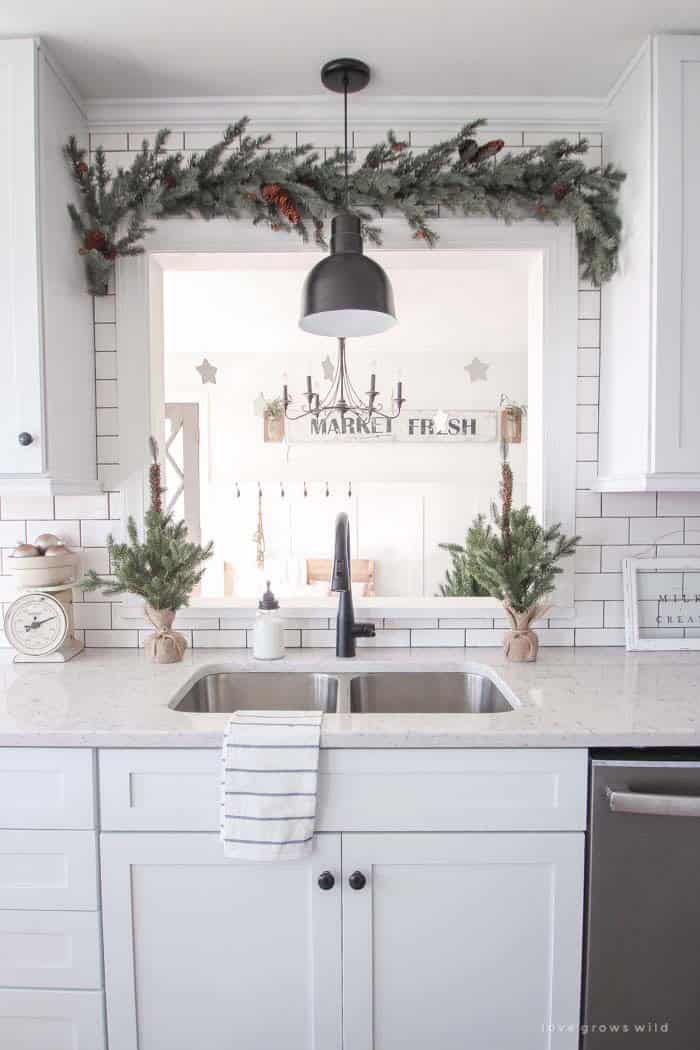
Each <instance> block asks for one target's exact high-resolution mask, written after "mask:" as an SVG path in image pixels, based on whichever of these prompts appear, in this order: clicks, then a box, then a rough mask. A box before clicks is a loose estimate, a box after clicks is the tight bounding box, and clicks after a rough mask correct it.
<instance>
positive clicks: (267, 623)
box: [253, 580, 284, 660]
mask: <svg viewBox="0 0 700 1050" xmlns="http://www.w3.org/2000/svg"><path fill="white" fill-rule="evenodd" d="M279 608H280V603H279V602H278V601H277V599H276V598H275V596H274V594H273V593H272V591H271V590H270V581H269V580H268V581H267V590H266V591H265V593H264V594H263V596H262V598H261V599H260V601H259V602H258V611H257V613H256V614H255V633H254V638H253V656H254V657H255V659H256V660H280V659H281V658H282V657H283V656H284V620H283V618H282V617H281V616H280V611H279Z"/></svg>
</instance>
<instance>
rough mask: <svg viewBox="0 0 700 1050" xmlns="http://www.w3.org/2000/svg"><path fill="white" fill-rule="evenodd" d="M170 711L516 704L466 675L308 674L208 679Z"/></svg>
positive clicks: (478, 710) (418, 709) (507, 707)
mask: <svg viewBox="0 0 700 1050" xmlns="http://www.w3.org/2000/svg"><path fill="white" fill-rule="evenodd" d="M170 707H172V708H174V709H175V710H176V711H190V712H194V713H197V714H207V713H210V714H227V713H230V712H232V711H241V710H278V711H285V710H287V711H289V710H296V711H324V712H326V713H328V714H335V713H343V714H347V713H350V714H373V713H375V714H437V713H443V714H498V713H501V712H504V711H512V710H513V705H512V704H511V703H510V701H509V700H508V699H507V698H506V696H505V695H504V694H503V692H502V691H501V690H500V689H499V687H498V686H497V685H496V683H495V682H493V681H491V679H490V678H488V677H487V676H486V675H482V674H478V673H475V672H462V671H434V672H433V671H427V672H421V671H418V672H413V671H380V672H376V673H366V674H356V675H344V674H338V675H336V674H319V673H310V672H306V671H252V672H251V671H226V672H220V673H217V674H204V675H203V676H202V677H201V678H199V679H197V680H196V681H195V682H193V683H192V685H191V686H190V687H189V689H188V690H187V692H186V693H185V694H184V695H183V696H182V697H180V698H179V699H177V698H176V699H175V700H173V702H172V703H171V704H170Z"/></svg>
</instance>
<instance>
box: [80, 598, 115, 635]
mask: <svg viewBox="0 0 700 1050" xmlns="http://www.w3.org/2000/svg"><path fill="white" fill-rule="evenodd" d="M111 611H112V610H111V606H109V605H107V604H104V605H101V604H98V603H96V602H90V603H89V604H88V603H87V602H77V603H75V604H74V605H73V620H74V622H75V626H76V627H86V628H108V629H109V628H111V626H112V617H111Z"/></svg>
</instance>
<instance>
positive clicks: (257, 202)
mask: <svg viewBox="0 0 700 1050" xmlns="http://www.w3.org/2000/svg"><path fill="white" fill-rule="evenodd" d="M485 123H486V121H484V120H473V121H471V122H470V123H468V124H466V125H465V126H464V127H463V128H462V130H461V131H460V132H459V134H457V135H455V136H454V137H453V138H450V139H447V140H445V141H444V142H441V143H438V144H437V145H435V146H431V147H430V148H429V149H427V150H425V151H423V152H414V151H413V150H411V149H410V148H409V146H408V144H407V143H406V142H402V141H400V140H399V139H397V138H396V137H395V135H394V134H393V132H391V131H390V132H389V133H388V134H387V137H386V141H384V142H381V143H379V144H377V145H376V146H374V147H372V149H370V150H369V151H368V153H367V156H366V157H365V159H364V161H363V163H362V164H361V165H360V166H359V167H357V168H355V169H354V170H353V171H352V172H351V174H350V200H351V202H352V210H353V211H354V212H355V214H357V215H358V216H359V217H360V218H361V220H362V223H363V233H364V236H365V238H366V239H367V240H368V241H369V242H370V243H372V244H375V245H378V244H381V231H380V229H379V228H378V227H377V226H376V225H374V224H373V218H374V217H377V216H378V217H380V218H381V216H383V215H384V214H385V213H386V212H389V211H394V212H399V213H400V214H401V215H403V217H404V218H405V219H406V221H407V223H408V225H409V227H410V228H411V229H412V230H413V236H414V237H415V238H416V239H417V240H421V241H425V242H426V244H428V245H433V244H434V243H435V242H436V241H437V234H436V233H435V231H434V230H433V229H432V228H431V226H430V220H431V219H432V218H434V217H435V216H436V214H438V210H444V211H447V212H449V213H456V214H461V215H466V216H490V217H492V218H496V219H501V220H503V221H504V222H513V221H516V220H519V219H527V218H536V219H539V220H540V221H543V222H545V221H546V222H561V221H564V220H570V221H571V222H573V223H574V226H575V228H576V232H577V235H578V247H579V259H580V264H581V273H582V276H583V277H584V278H588V279H590V280H592V281H594V282H595V283H596V284H600V283H601V282H603V281H606V280H608V279H609V278H610V277H611V276H612V275H613V273H614V272H615V269H616V267H617V256H618V250H619V245H620V235H621V226H622V224H621V220H620V215H619V212H618V209H617V198H618V193H619V189H620V184H621V183H622V181H623V179H624V178H625V176H624V174H623V173H622V172H621V171H618V170H617V169H616V168H614V167H613V166H612V165H611V164H607V165H605V166H604V167H597V168H587V167H586V165H585V163H584V161H583V159H582V157H583V156H584V155H585V153H586V152H587V150H588V144H587V142H586V141H585V140H584V141H581V142H580V143H577V144H572V143H569V142H567V141H566V140H565V139H557V140H555V141H552V142H550V143H548V144H547V145H546V146H534V147H532V148H531V149H527V150H523V151H522V152H520V153H518V154H512V153H508V152H505V153H503V155H502V156H499V157H498V158H497V159H496V157H497V154H500V153H501V151H502V150H503V146H504V143H503V141H502V140H501V139H494V140H492V141H491V142H487V143H485V144H483V145H479V143H478V142H477V139H476V138H475V133H476V131H477V129H478V128H480V127H482V126H483V125H484V124H485ZM247 125H248V119H247V118H243V119H242V120H240V121H238V122H237V123H236V124H231V125H229V126H228V127H227V128H226V130H225V131H224V133H223V137H222V139H221V141H220V142H218V143H217V144H216V145H214V146H212V147H211V148H210V149H208V150H205V151H204V152H202V153H197V154H193V155H192V156H190V157H189V158H186V157H185V156H183V154H182V153H179V152H171V151H168V150H166V149H165V143H166V141H167V138H168V135H169V132H168V130H167V129H163V130H161V131H159V132H158V133H157V135H156V137H155V141H154V144H153V146H151V145H149V143H148V142H147V141H146V140H144V142H143V145H142V147H141V150H140V152H139V153H138V155H137V156H136V158H135V160H134V162H133V164H132V165H131V167H130V168H121V167H120V168H117V171H116V173H115V174H112V173H111V172H110V171H109V170H108V168H107V160H106V155H105V153H104V150H102V148H100V147H98V149H96V150H95V156H94V162H93V163H92V164H90V163H88V162H87V160H86V152H85V150H83V149H80V148H79V147H78V144H77V142H76V140H75V138H71V139H70V140H69V142H68V144H67V146H66V147H65V155H66V159H67V162H68V165H69V168H70V172H71V174H72V176H73V179H74V180H75V183H76V186H77V189H78V194H79V198H80V202H79V205H78V206H76V205H75V204H69V205H68V211H69V214H70V218H71V221H72V224H73V227H74V229H75V232H76V234H77V236H78V239H79V241H80V249H79V250H80V253H81V254H82V255H83V256H84V259H85V266H86V271H87V279H88V284H89V288H90V291H91V292H92V293H93V294H94V295H104V294H106V292H107V285H108V281H109V276H110V274H111V272H112V269H113V266H114V260H115V259H116V258H117V256H124V255H137V254H139V253H141V252H143V250H144V249H143V245H142V243H141V242H142V241H143V239H144V237H145V236H146V235H147V234H148V233H150V232H151V231H152V226H151V225H149V224H150V223H151V222H152V221H153V220H154V219H165V218H169V217H171V216H177V215H180V216H182V215H185V216H189V217H190V218H193V217H195V216H199V217H200V218H204V219H213V218H216V217H219V216H223V217H226V218H228V219H240V218H242V217H243V216H246V217H247V218H249V219H250V220H251V221H252V222H253V224H255V225H257V224H260V223H264V224H266V225H267V226H269V227H270V228H271V229H273V230H280V231H287V232H290V231H294V232H296V233H297V234H298V235H299V236H300V237H301V238H302V240H303V241H308V240H310V239H311V238H312V237H313V239H314V240H315V241H316V243H317V244H319V245H321V246H325V239H324V228H325V223H326V221H327V219H328V218H329V217H330V216H331V215H333V214H334V213H335V212H337V211H339V210H341V209H342V208H343V202H344V193H345V190H344V178H343V169H344V153H343V151H342V150H340V149H338V150H336V151H335V152H334V153H333V154H332V155H329V156H327V157H326V158H325V159H321V156H320V154H319V153H318V152H316V151H315V150H314V149H313V147H312V146H310V145H300V146H297V147H296V148H283V149H275V150H272V149H269V148H268V144H269V141H270V136H269V135H258V136H250V135H247V134H246V128H247ZM353 161H354V157H351V163H352V162H353Z"/></svg>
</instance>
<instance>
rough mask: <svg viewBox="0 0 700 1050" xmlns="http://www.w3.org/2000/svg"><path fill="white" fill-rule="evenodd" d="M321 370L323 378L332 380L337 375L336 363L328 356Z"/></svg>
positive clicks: (322, 363) (322, 362)
mask: <svg viewBox="0 0 700 1050" xmlns="http://www.w3.org/2000/svg"><path fill="white" fill-rule="evenodd" d="M321 368H322V369H323V378H324V379H328V380H331V379H332V378H333V376H334V375H335V362H334V361H331V359H330V357H329V356H328V354H326V356H325V357H324V359H323V361H321Z"/></svg>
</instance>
